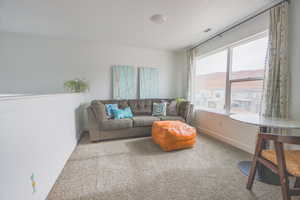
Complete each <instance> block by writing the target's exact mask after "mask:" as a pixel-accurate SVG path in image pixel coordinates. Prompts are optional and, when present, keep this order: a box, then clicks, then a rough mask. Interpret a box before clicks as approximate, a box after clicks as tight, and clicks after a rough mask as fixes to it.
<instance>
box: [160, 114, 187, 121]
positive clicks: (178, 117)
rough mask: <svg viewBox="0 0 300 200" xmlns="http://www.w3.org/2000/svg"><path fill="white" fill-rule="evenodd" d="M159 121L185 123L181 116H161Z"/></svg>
mask: <svg viewBox="0 0 300 200" xmlns="http://www.w3.org/2000/svg"><path fill="white" fill-rule="evenodd" d="M160 119H161V120H162V121H177V120H179V121H183V122H184V121H185V120H184V118H183V117H181V116H169V115H167V116H161V117H160Z"/></svg>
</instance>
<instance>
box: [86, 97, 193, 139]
mask: <svg viewBox="0 0 300 200" xmlns="http://www.w3.org/2000/svg"><path fill="white" fill-rule="evenodd" d="M172 100H173V99H137V100H94V101H92V102H91V105H90V106H89V107H88V109H87V111H88V126H89V135H90V141H101V140H108V139H117V138H129V137H141V136H150V135H151V127H152V123H153V122H154V121H160V120H181V121H184V122H187V123H190V121H191V114H192V110H193V105H192V104H191V103H190V102H188V101H184V102H181V103H180V105H179V107H178V115H176V116H170V115H168V112H167V116H160V117H156V116H152V104H153V103H154V102H162V101H167V102H171V101H172ZM105 104H118V106H119V108H125V107H130V108H131V110H132V112H133V115H134V117H133V118H132V119H110V118H109V117H108V116H107V114H106V109H105Z"/></svg>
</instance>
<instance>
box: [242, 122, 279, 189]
mask: <svg viewBox="0 0 300 200" xmlns="http://www.w3.org/2000/svg"><path fill="white" fill-rule="evenodd" d="M260 132H262V133H266V132H267V128H266V127H260ZM267 148H268V145H267V144H266V143H264V144H263V149H267ZM251 165H252V162H251V161H241V162H239V163H238V168H239V169H240V170H241V172H242V173H243V174H244V175H246V176H249V173H250V169H251ZM255 180H258V181H260V182H263V183H267V184H270V185H280V179H279V176H278V175H277V174H275V173H273V172H272V171H271V170H270V169H268V168H266V167H265V166H264V165H262V164H260V163H258V164H257V170H256V174H255Z"/></svg>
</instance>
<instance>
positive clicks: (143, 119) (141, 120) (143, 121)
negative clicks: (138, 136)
mask: <svg viewBox="0 0 300 200" xmlns="http://www.w3.org/2000/svg"><path fill="white" fill-rule="evenodd" d="M132 119H133V125H134V127H142V126H152V123H153V122H155V121H160V118H159V117H153V116H135V117H133V118H132Z"/></svg>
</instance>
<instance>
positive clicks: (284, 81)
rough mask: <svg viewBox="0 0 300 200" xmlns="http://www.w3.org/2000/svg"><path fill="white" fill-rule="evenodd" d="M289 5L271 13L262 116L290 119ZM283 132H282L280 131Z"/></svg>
mask: <svg viewBox="0 0 300 200" xmlns="http://www.w3.org/2000/svg"><path fill="white" fill-rule="evenodd" d="M287 42H288V3H287V2H285V3H282V4H280V5H279V6H276V7H274V8H272V9H271V11H270V30H269V49H268V62H267V64H266V72H265V84H264V94H263V102H262V108H261V115H262V116H265V117H277V118H288V116H289V112H288V109H289V88H290V87H289V86H290V80H289V79H290V78H289V77H290V76H289V68H288V48H287ZM280 132H282V130H280Z"/></svg>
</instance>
